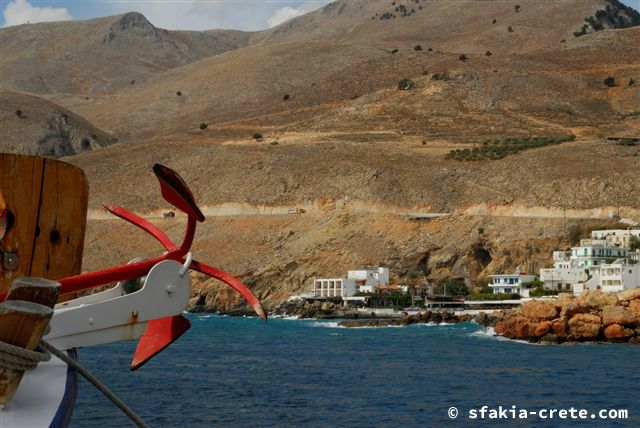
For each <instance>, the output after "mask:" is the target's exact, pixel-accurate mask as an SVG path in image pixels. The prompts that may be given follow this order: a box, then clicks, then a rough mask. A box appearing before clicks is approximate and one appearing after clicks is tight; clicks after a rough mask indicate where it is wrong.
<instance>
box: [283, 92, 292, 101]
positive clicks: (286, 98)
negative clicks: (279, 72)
mask: <svg viewBox="0 0 640 428" xmlns="http://www.w3.org/2000/svg"><path fill="white" fill-rule="evenodd" d="M289 98H291V97H290V96H289V94H285V95H284V97H282V100H283V101H289Z"/></svg>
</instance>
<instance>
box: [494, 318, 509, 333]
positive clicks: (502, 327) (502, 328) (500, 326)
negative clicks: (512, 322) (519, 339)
mask: <svg viewBox="0 0 640 428" xmlns="http://www.w3.org/2000/svg"><path fill="white" fill-rule="evenodd" d="M493 329H494V331H495V332H496V334H497V335H498V336H504V335H505V334H506V333H507V331H509V329H508V328H507V322H506V321H498V322H497V323H496V326H495V327H494V328H493Z"/></svg>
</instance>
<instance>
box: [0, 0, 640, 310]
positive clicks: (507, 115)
mask: <svg viewBox="0 0 640 428" xmlns="http://www.w3.org/2000/svg"><path fill="white" fill-rule="evenodd" d="M516 6H519V7H516ZM494 21H495V22H494ZM638 23H640V15H639V14H638V13H637V12H635V11H634V10H633V9H629V8H626V7H624V6H623V5H622V4H621V3H619V2H617V1H613V0H584V1H577V0H576V1H574V0H566V1H553V2H552V1H525V0H521V1H492V0H460V1H444V0H443V1H437V0H429V1H423V0H420V1H416V0H412V1H408V0H405V1H393V2H392V1H391V0H385V1H377V0H376V1H365V0H351V1H346V0H340V1H336V2H333V3H331V4H329V5H327V6H326V7H324V8H321V9H319V10H318V11H316V12H312V13H310V14H307V15H305V16H302V17H299V18H296V19H293V20H291V21H288V22H285V23H284V24H282V25H280V26H278V27H276V28H273V29H270V30H266V31H263V32H257V33H253V34H247V33H239V32H203V33H199V32H189V33H187V32H175V31H171V32H169V31H165V30H160V29H157V28H155V27H153V26H152V25H151V24H150V23H148V22H147V21H146V20H145V19H144V18H143V17H141V16H140V15H137V14H127V15H124V16H120V17H109V18H100V19H96V20H92V21H86V22H74V23H68V25H69V28H72V27H71V25H73V28H74V30H68V31H69V34H68V35H67V36H65V37H62V38H60V37H56V40H55V42H49V41H48V39H53V37H51V35H53V34H62V33H59V32H60V31H67V30H64V29H63V28H62V27H63V26H62V24H38V25H27V26H20V27H15V28H8V29H2V30H0V42H1V43H3V48H4V41H8V42H9V44H10V45H11V48H10V49H8V50H7V52H9V55H8V56H7V57H6V58H5V57H4V54H3V58H1V59H0V61H1V62H0V65H2V71H3V73H2V80H1V82H0V85H1V86H2V87H4V88H11V89H14V90H15V89H18V90H22V91H32V92H38V93H44V95H43V96H46V97H47V98H48V99H49V100H51V101H54V102H56V103H57V104H60V105H62V106H64V107H65V108H67V109H69V110H71V111H73V112H75V113H77V114H78V115H80V116H82V117H84V118H86V119H87V120H88V121H90V122H91V123H93V124H94V125H95V126H97V127H99V128H100V129H103V130H106V131H109V132H112V133H113V134H114V135H115V136H117V137H118V138H119V143H118V144H114V145H112V146H110V147H108V148H104V149H101V150H99V151H93V152H86V153H81V154H78V155H77V156H71V157H68V158H67V160H68V161H70V162H73V163H75V164H77V165H80V166H81V167H82V168H83V169H84V170H85V171H86V172H87V175H88V177H89V181H90V186H91V196H90V206H91V208H92V211H91V212H90V219H91V220H90V222H89V230H88V235H87V239H88V241H87V246H86V248H87V254H86V258H85V269H94V268H96V267H103V266H106V265H109V264H113V263H114V262H123V261H126V260H127V259H129V258H132V257H134V256H137V255H140V254H152V253H153V252H154V251H156V250H158V249H157V248H156V247H155V246H154V245H153V244H152V243H151V242H149V241H146V240H144V239H140V240H138V239H136V240H130V239H123V238H122V237H124V236H129V234H131V233H132V232H131V229H130V228H129V226H127V225H123V224H120V223H119V222H118V221H117V220H113V219H112V218H110V217H109V216H108V215H106V214H105V213H104V211H101V210H100V209H99V207H100V204H102V203H115V204H120V205H123V206H126V207H129V208H131V209H134V210H136V211H138V212H140V213H142V214H143V215H145V216H147V217H148V218H150V219H152V220H153V221H155V222H157V223H158V224H159V225H161V226H162V227H165V228H167V229H168V232H169V234H170V235H172V236H174V237H176V239H179V237H180V234H181V232H182V226H181V225H182V222H183V218H181V217H180V215H178V216H177V217H176V218H175V219H162V214H161V213H162V211H165V210H169V209H171V208H170V207H168V206H167V204H166V203H165V202H164V201H163V200H162V199H161V198H160V196H159V192H158V189H157V183H156V182H155V179H154V178H153V176H152V174H151V173H150V166H151V165H152V164H153V163H155V162H161V163H164V164H167V165H169V166H171V167H172V168H174V169H176V170H177V171H179V172H180V173H181V174H182V175H183V176H184V177H185V179H186V181H187V182H188V183H189V184H190V185H191V187H192V188H193V190H194V194H195V196H196V199H197V200H198V202H199V204H200V205H201V206H202V207H203V211H204V212H205V214H206V215H207V216H208V217H209V220H208V221H207V222H206V223H205V224H204V225H203V227H202V228H201V229H200V231H199V234H198V238H197V242H198V243H197V246H196V248H195V250H196V252H198V254H200V256H199V257H201V258H202V259H204V260H206V261H209V262H212V263H214V264H215V263H218V264H220V265H221V266H222V267H224V268H226V269H228V270H230V271H232V272H234V273H237V274H241V275H243V279H244V281H246V282H247V283H249V284H251V285H253V286H254V287H255V288H256V290H257V291H258V293H259V295H260V296H261V297H264V298H267V301H268V303H270V304H273V303H276V302H277V301H278V300H280V299H282V298H284V297H286V296H287V295H288V294H290V293H292V292H297V291H301V290H303V289H304V288H305V287H308V286H309V279H310V278H311V277H312V276H314V275H325V274H326V275H332V276H333V275H341V274H343V273H344V270H346V269H347V268H350V267H354V266H356V265H363V264H385V265H388V266H391V267H392V274H393V275H394V276H396V277H402V276H403V275H406V274H408V273H409V272H411V271H419V272H421V273H422V274H424V275H425V276H428V277H429V278H431V279H432V280H438V279H441V278H443V277H444V276H446V275H454V276H459V277H468V278H470V279H472V280H475V279H476V278H478V277H481V276H484V275H487V274H489V273H493V272H498V271H508V270H511V269H514V268H515V266H516V265H521V266H523V269H524V268H525V266H526V270H530V271H535V270H536V269H537V268H539V267H540V265H543V264H545V263H548V262H549V258H550V255H551V251H552V250H553V249H554V248H556V247H558V248H561V247H565V246H567V245H570V244H571V243H572V242H571V241H572V239H575V236H576V234H575V233H570V232H571V230H572V228H573V229H574V230H575V228H577V227H578V226H580V228H581V229H580V230H581V231H583V232H584V230H586V228H587V226H588V225H593V224H600V225H602V224H607V225H612V224H614V223H615V222H614V220H615V219H621V218H622V219H625V218H626V219H630V221H631V220H635V221H639V222H640V180H639V173H638V171H640V145H634V144H633V141H632V140H628V141H623V142H622V144H621V143H619V142H616V141H609V140H607V139H606V137H611V136H613V137H626V138H637V137H638V136H639V134H640V83H637V82H640V49H638V46H640V27H637V26H636V25H637V24H638ZM65 25H67V23H65ZM627 27H632V28H627ZM80 30H82V31H80ZM9 35H11V37H9ZM30 37H31V38H30ZM74 37H75V38H74ZM47 43H57V44H59V46H58V49H57V50H55V49H54V50H52V49H50V46H48V45H47ZM27 46H31V47H33V49H32V50H29V49H27V48H26V47H27ZM27 51H29V52H27ZM25 58H26V59H25ZM39 61H40V62H39ZM85 62H90V63H93V64H94V65H95V64H97V67H94V68H86V69H84V68H83V67H81V66H80V65H81V64H84V63H85ZM29 63H31V64H33V65H34V67H32V68H29V70H27V66H26V65H25V64H29ZM22 74H24V76H26V77H24V78H22V77H21V75H22ZM134 79H135V80H136V81H135V83H133V84H132V83H131V82H130V80H134ZM25 82H26V83H25ZM37 82H45V83H43V84H42V85H41V86H38V85H39V84H36V83H37ZM20 85H23V86H20ZM11 109H14V107H11V108H10V110H11ZM25 111H26V109H25ZM12 114H14V113H13V112H12ZM27 116H28V115H27ZM74 117H75V116H74ZM1 120H2V121H1V122H0V123H1V124H3V126H4V123H7V121H8V120H14V121H15V120H17V118H16V116H15V114H14V116H13V117H9V116H8V115H5V116H3V117H2V118H1ZM18 123H19V122H18ZM0 135H2V134H0ZM533 137H539V138H533ZM34 138H35V137H34ZM538 143H540V144H538ZM516 146H517V148H516ZM520 148H523V150H520ZM482 153H490V154H491V156H482V155H481V154H482ZM452 154H453V155H452ZM594 222H595V223H594ZM125 241H126V242H125ZM526 263H529V264H528V265H527V264H526ZM199 287H202V288H201V290H202V293H203V296H204V298H205V299H206V300H207V301H208V302H209V303H211V304H213V305H214V306H218V307H230V306H233V305H235V304H237V301H236V300H234V299H233V298H231V296H230V295H228V294H226V293H225V292H221V293H218V291H216V290H214V291H207V290H209V288H208V287H209V284H205V285H202V284H199Z"/></svg>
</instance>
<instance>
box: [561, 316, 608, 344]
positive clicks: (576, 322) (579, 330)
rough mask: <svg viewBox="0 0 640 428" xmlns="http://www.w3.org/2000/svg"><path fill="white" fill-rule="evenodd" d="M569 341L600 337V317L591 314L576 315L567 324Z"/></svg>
mask: <svg viewBox="0 0 640 428" xmlns="http://www.w3.org/2000/svg"><path fill="white" fill-rule="evenodd" d="M568 325H569V335H568V337H569V339H573V340H584V339H596V338H597V337H598V336H599V335H600V329H601V321H600V317H599V316H597V315H593V314H576V315H574V316H573V317H572V318H571V319H570V320H569V322H568Z"/></svg>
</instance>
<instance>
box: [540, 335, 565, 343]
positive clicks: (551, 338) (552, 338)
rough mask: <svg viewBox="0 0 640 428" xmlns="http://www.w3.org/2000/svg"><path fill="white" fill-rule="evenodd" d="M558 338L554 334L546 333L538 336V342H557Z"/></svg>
mask: <svg viewBox="0 0 640 428" xmlns="http://www.w3.org/2000/svg"><path fill="white" fill-rule="evenodd" d="M559 341H560V338H559V337H558V336H556V335H555V334H552V333H548V334H545V335H544V336H542V337H541V338H540V342H548V343H558V342H559Z"/></svg>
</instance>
